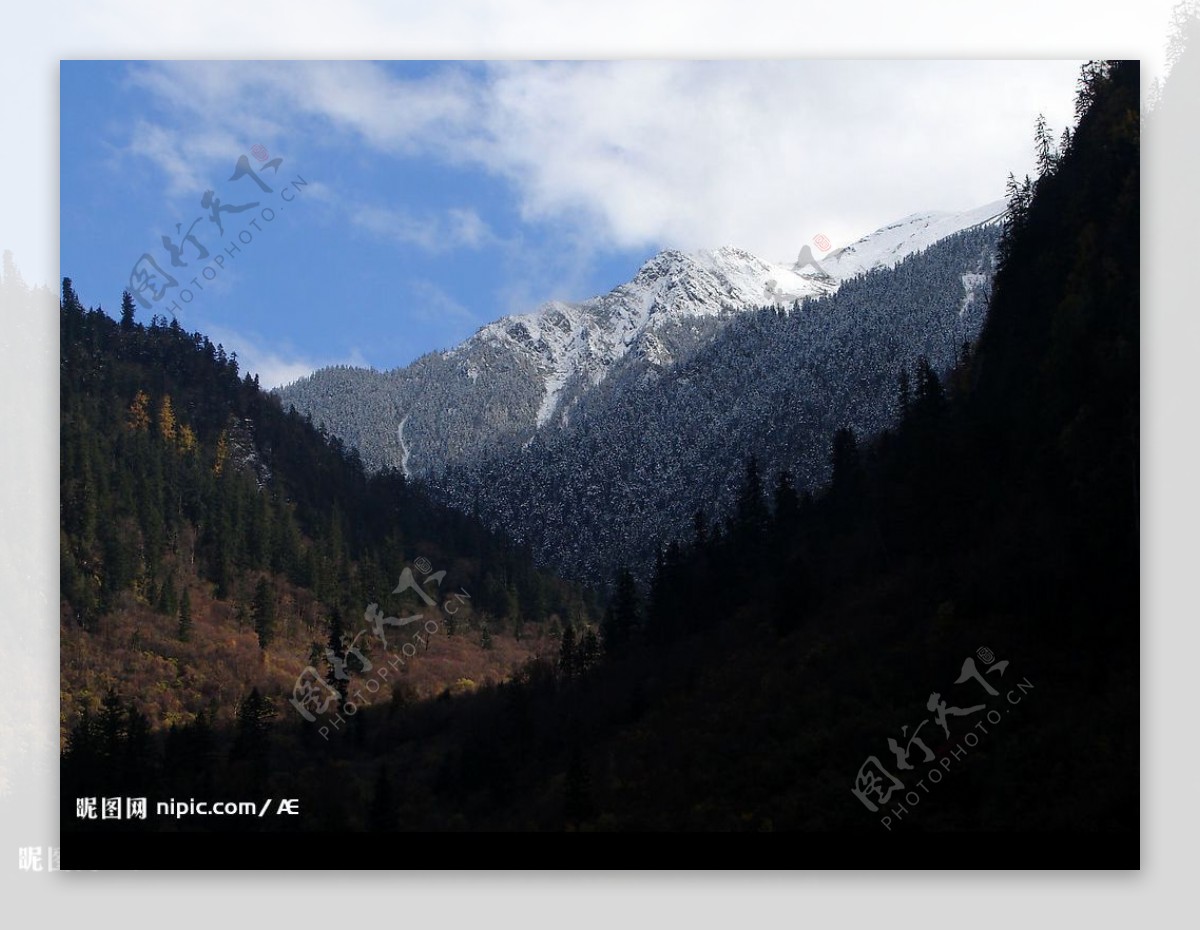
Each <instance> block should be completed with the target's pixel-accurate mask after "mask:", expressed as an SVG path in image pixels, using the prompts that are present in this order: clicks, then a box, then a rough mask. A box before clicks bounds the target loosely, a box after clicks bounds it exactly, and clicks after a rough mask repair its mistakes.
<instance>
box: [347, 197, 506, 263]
mask: <svg viewBox="0 0 1200 930" xmlns="http://www.w3.org/2000/svg"><path fill="white" fill-rule="evenodd" d="M348 213H349V216H350V219H351V222H353V223H354V224H355V225H356V226H359V227H361V228H362V229H365V230H367V231H368V232H370V233H373V234H375V235H378V236H383V237H385V238H387V239H391V240H394V241H395V242H398V243H400V244H402V245H412V246H416V247H418V248H420V249H422V250H423V251H426V252H430V253H440V252H446V251H450V250H452V249H456V248H460V247H465V248H472V249H474V248H478V247H479V246H481V245H483V244H484V243H485V242H488V241H490V240H491V239H493V238H494V237H493V235H492V232H491V230H490V229H489V228H488V226H487V224H486V223H485V222H484V221H483V219H482V218H481V217H480V216H479V214H478V213H476V212H475V211H474V210H472V209H469V208H455V209H451V210H446V211H442V212H437V213H434V212H429V213H424V214H420V215H417V214H414V213H412V212H410V211H408V210H403V209H398V208H392V207H381V206H376V205H373V204H358V205H356V206H352V207H349V208H348Z"/></svg>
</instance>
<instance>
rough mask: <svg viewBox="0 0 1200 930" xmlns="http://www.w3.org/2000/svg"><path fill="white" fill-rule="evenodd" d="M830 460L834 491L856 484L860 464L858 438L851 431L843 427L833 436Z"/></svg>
mask: <svg viewBox="0 0 1200 930" xmlns="http://www.w3.org/2000/svg"><path fill="white" fill-rule="evenodd" d="M830 459H831V463H832V465H833V487H834V490H845V489H847V488H850V487H853V486H854V485H856V484H857V483H858V477H859V469H860V465H861V463H860V461H859V455H858V438H857V437H856V436H855V435H854V430H853V429H851V428H850V427H848V426H843V427H842V428H841V429H839V430H838V431H837V432H836V433H834V434H833V452H832V454H831V456H830Z"/></svg>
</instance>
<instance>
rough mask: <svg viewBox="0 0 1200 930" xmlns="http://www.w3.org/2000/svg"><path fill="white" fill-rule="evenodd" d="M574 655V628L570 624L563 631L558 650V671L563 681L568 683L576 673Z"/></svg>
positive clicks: (576, 660)
mask: <svg viewBox="0 0 1200 930" xmlns="http://www.w3.org/2000/svg"><path fill="white" fill-rule="evenodd" d="M578 668H579V665H578V658H577V656H576V655H575V627H573V626H571V625H570V624H568V625H567V628H566V629H565V630H563V637H562V644H561V645H560V646H559V648H558V671H559V674H560V675H562V677H563V680H564V681H570V680H571V679H572V678H574V677H575V674H576V672H577V671H578Z"/></svg>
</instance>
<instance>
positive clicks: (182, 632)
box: [179, 585, 192, 643]
mask: <svg viewBox="0 0 1200 930" xmlns="http://www.w3.org/2000/svg"><path fill="white" fill-rule="evenodd" d="M179 638H180V640H182V641H183V642H185V643H186V642H187V641H188V640H189V639H191V638H192V596H191V595H190V594H189V593H188V589H187V585H184V587H183V596H182V597H181V598H180V599H179Z"/></svg>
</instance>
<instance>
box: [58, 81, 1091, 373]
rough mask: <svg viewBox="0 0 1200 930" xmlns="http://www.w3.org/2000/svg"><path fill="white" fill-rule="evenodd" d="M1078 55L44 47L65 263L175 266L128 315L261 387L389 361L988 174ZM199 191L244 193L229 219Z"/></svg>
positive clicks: (945, 202) (1060, 91)
mask: <svg viewBox="0 0 1200 930" xmlns="http://www.w3.org/2000/svg"><path fill="white" fill-rule="evenodd" d="M1078 64H1079V63H1078V62H1053V61H1051V62H1046V61H1041V62H919V61H917V62H783V61H764V62H724V63H694V62H675V61H673V62H624V63H620V62H618V63H611V62H592V63H578V62H576V63H571V62H539V63H533V62H507V63H456V62H448V63H441V62H405V63H371V62H357V63H356V62H291V63H289V62H190V63H183V62H176V63H169V62H141V63H125V62H63V64H62V68H61V143H60V144H61V165H60V170H61V268H62V273H63V274H64V275H66V276H69V277H71V278H72V279H73V280H74V282H75V287H76V290H77V291H78V292H79V294H80V296H81V297H82V298H83V300H84V302H85V303H88V304H91V305H96V304H100V305H103V306H104V307H105V309H107V310H109V311H112V312H115V311H116V309H117V307H118V305H119V303H120V294H121V291H122V290H123V289H126V288H130V287H131V285H130V276H131V272H132V271H133V269H134V266H135V264H136V263H138V262H139V260H140V259H141V257H142V256H143V255H149V256H151V258H152V259H153V260H154V261H155V262H156V263H157V265H158V267H159V268H160V269H161V270H162V271H164V272H166V273H168V274H169V275H171V277H172V278H173V279H174V280H175V282H176V284H175V286H174V287H173V288H172V287H168V288H167V289H166V290H165V293H163V296H162V298H161V300H159V301H156V300H155V297H156V296H157V294H158V293H160V292H156V290H155V289H154V288H147V289H144V290H143V296H144V298H145V299H146V300H147V302H148V303H149V304H150V307H149V308H139V317H140V318H141V319H143V320H148V319H149V317H150V315H151V314H152V313H155V312H159V313H164V314H165V313H166V312H167V311H168V308H170V307H172V306H178V308H179V309H178V311H177V316H178V317H179V319H180V321H181V322H182V323H183V324H184V325H185V326H187V327H188V328H190V329H199V330H201V331H203V332H205V333H207V334H208V335H210V336H211V337H212V338H213V339H214V341H218V342H222V343H223V344H224V345H225V346H226V348H227V349H231V350H234V351H237V352H238V353H239V357H240V358H241V359H242V362H243V367H246V368H248V369H250V370H254V371H257V372H259V373H260V375H261V376H262V380H263V381H264V383H265V384H268V385H276V384H279V383H283V382H286V381H288V380H291V379H293V378H295V377H297V376H299V375H302V374H304V373H306V372H307V371H311V370H312V369H313V368H315V367H318V366H320V365H323V364H333V363H349V364H360V365H372V366H374V367H376V368H381V369H382V368H391V367H393V366H396V365H402V364H406V363H408V362H410V361H412V360H413V359H414V358H416V357H417V356H419V355H420V354H422V353H424V352H427V351H431V350H434V349H440V348H446V347H449V346H451V345H453V344H455V343H457V342H459V341H461V340H462V339H464V338H466V337H467V336H469V335H470V334H471V333H472V332H473V331H474V330H475V329H477V328H478V327H479V326H481V325H483V324H484V323H487V322H489V321H491V320H493V319H496V318H497V317H499V316H502V315H504V314H506V313H513V312H523V311H527V310H530V309H533V308H534V307H535V306H536V305H537V304H539V303H540V302H542V301H544V300H547V299H551V298H559V299H580V298H584V297H588V296H591V295H593V294H597V293H602V292H604V291H606V290H608V289H610V288H612V287H613V286H615V285H617V284H619V283H621V282H622V281H625V280H628V279H629V278H630V277H631V276H632V275H633V274H634V273H635V272H636V270H637V268H638V267H639V265H640V264H641V263H642V262H643V261H644V260H645V259H646V258H648V257H649V256H651V255H652V254H653V253H654V252H656V251H658V250H659V249H661V248H668V247H671V248H685V249H687V248H711V247H716V246H720V245H737V246H741V247H744V248H748V249H750V250H752V251H755V252H757V253H758V254H761V255H763V257H765V258H768V259H771V260H776V261H778V260H784V259H787V258H792V257H794V256H795V255H796V253H797V252H798V251H799V249H800V247H801V246H802V245H804V244H805V243H806V242H809V241H810V240H811V238H812V237H813V236H815V235H817V234H818V233H823V234H825V235H827V236H829V238H830V239H831V240H832V241H833V244H834V246H835V247H836V246H838V245H844V244H846V243H847V242H849V241H852V239H853V238H856V237H857V236H859V235H862V234H864V233H867V232H869V231H871V230H873V229H875V228H877V227H878V226H880V225H883V224H884V223H887V222H889V221H891V220H893V219H897V218H899V217H901V216H904V215H907V214H909V213H915V212H918V211H923V210H930V209H946V210H963V209H968V208H971V207H974V206H978V205H980V204H983V203H986V202H988V201H990V200H995V199H998V198H999V197H1001V196H1002V194H1003V189H1004V180H1005V177H1006V175H1007V172H1008V171H1009V170H1014V171H1017V172H1018V173H1023V172H1025V171H1028V170H1031V169H1032V146H1031V141H1030V139H1031V133H1032V127H1033V122H1034V119H1035V118H1036V116H1037V114H1038V112H1044V113H1045V114H1046V115H1047V117H1048V119H1049V121H1050V124H1051V125H1052V126H1054V127H1056V128H1058V129H1061V127H1062V126H1063V125H1065V124H1066V123H1067V121H1068V119H1069V115H1070V108H1071V101H1072V96H1073V85H1074V78H1075V75H1076V73H1077V70H1078ZM243 156H245V158H246V164H247V165H249V166H250V167H251V168H254V169H258V170H259V171H260V172H261V173H260V174H259V178H260V180H261V181H262V184H263V185H265V186H266V187H269V188H271V190H270V192H267V191H264V190H263V189H262V188H261V187H260V186H259V185H258V184H256V183H255V181H254V180H253V178H252V177H250V176H242V177H240V178H239V179H237V180H231V178H232V176H233V175H234V173H235V167H236V165H237V163H238V160H239V158H241V157H243ZM276 159H281V161H279V162H278V163H277V164H274V166H273V162H275V160H276ZM210 190H211V191H213V192H214V194H215V196H216V197H217V198H218V199H219V201H220V204H222V205H224V206H225V207H231V206H232V207H237V206H242V205H245V204H249V203H253V202H257V203H258V206H257V207H254V208H248V209H246V210H245V211H244V212H241V213H218V218H219V219H220V220H221V222H222V223H223V225H224V227H225V229H224V234H223V235H222V234H220V233H219V232H218V230H217V227H216V225H215V224H214V223H213V222H212V221H211V219H210V210H208V209H206V208H205V207H204V206H202V197H203V196H204V194H205V192H206V191H210ZM284 198H288V199H284ZM264 208H267V209H268V210H269V211H274V212H273V214H271V215H272V216H273V218H272V219H271V220H270V221H268V220H267V219H266V218H265V217H264V215H263V214H262V210H263V209H264ZM252 220H253V221H254V222H256V223H257V227H252V226H250V223H251V221H252ZM176 224H180V227H179V229H178V230H177V227H176ZM189 228H191V229H192V231H193V234H194V236H195V241H196V242H197V243H199V245H200V247H201V248H204V249H207V251H208V253H209V254H208V256H207V257H206V258H204V259H201V258H200V253H199V252H198V251H197V249H196V248H195V247H194V246H193V245H192V244H190V243H187V244H185V243H183V242H182V236H183V235H184V234H186V232H187V230H188V229H189ZM164 235H167V236H169V237H170V238H171V241H172V243H173V244H175V245H177V246H182V252H181V254H180V256H179V260H181V261H183V262H186V265H184V266H182V267H175V266H172V264H171V260H170V255H169V253H168V251H167V250H166V249H165V248H164V246H163V244H162V240H163V236H164ZM239 235H241V238H242V240H243V241H238V236H239ZM247 236H249V237H250V240H249V241H248V242H246V241H244V240H246V238H247ZM234 245H236V246H238V247H240V251H234V252H232V253H231V254H227V253H225V249H227V248H230V247H231V246H234ZM221 255H224V256H225V258H224V264H223V265H219V264H217V263H216V258H217V257H218V256H221ZM141 267H142V268H145V267H146V265H145V263H144V262H143V264H142V266H141ZM205 268H208V272H207V273H206V274H207V275H208V277H204V276H203V275H204V274H205V273H204V272H203V269H205ZM197 275H200V277H196V276H197ZM193 277H196V280H197V282H198V283H199V284H200V285H201V286H202V287H203V289H202V290H201V288H200V287H196V286H192V285H190V283H189V282H190V281H191V280H192V278H193ZM159 281H160V285H161V283H165V279H159ZM185 289H186V291H187V293H184V292H185ZM189 293H190V296H191V299H190V300H188V301H185V300H184V298H185V297H187V296H188V294H189Z"/></svg>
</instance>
